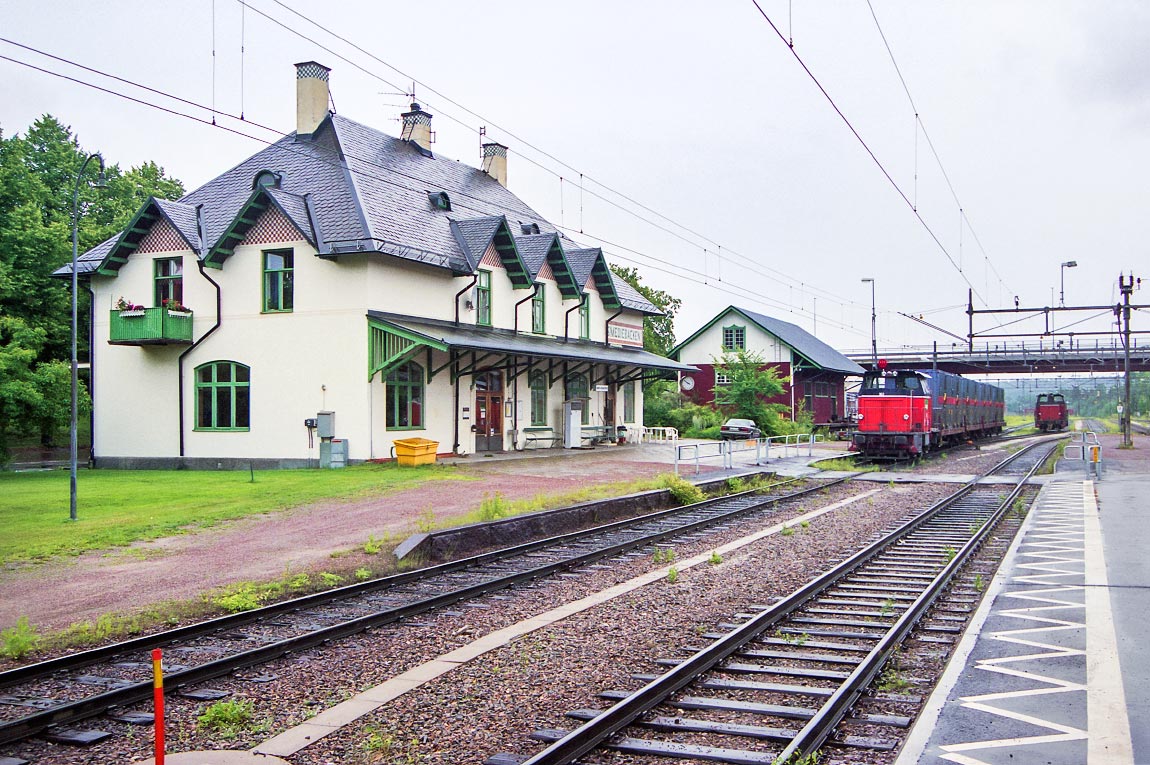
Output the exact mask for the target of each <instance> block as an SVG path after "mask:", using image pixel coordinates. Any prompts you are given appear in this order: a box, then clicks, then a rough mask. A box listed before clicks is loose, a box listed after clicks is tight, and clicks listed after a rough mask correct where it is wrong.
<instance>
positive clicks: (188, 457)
mask: <svg viewBox="0 0 1150 765" xmlns="http://www.w3.org/2000/svg"><path fill="white" fill-rule="evenodd" d="M329 71H330V70H328V69H327V68H326V67H324V66H321V65H320V64H317V63H315V62H307V63H303V64H298V65H297V66H296V76H297V79H296V83H297V86H296V91H297V92H296V95H297V104H296V106H297V130H296V132H295V133H293V134H291V135H288V136H286V137H284V138H283V139H281V140H279V141H277V142H275V143H274V144H271V145H269V146H268V147H267V148H265V149H263V150H261V151H260V152H258V153H257V154H255V155H254V156H252V157H250V158H248V159H246V160H244V161H243V162H241V163H240V164H239V165H237V166H235V167H233V168H232V169H230V170H227V171H226V172H224V173H223V174H221V175H219V176H218V177H216V178H215V179H214V180H212V181H210V182H208V183H207V184H205V185H204V186H203V187H201V188H199V189H196V190H195V191H192V192H191V193H189V194H187V195H186V196H184V197H183V198H181V199H179V200H177V201H166V200H161V199H156V198H152V199H150V200H148V201H147V202H146V203H145V204H144V205H143V207H141V209H140V210H139V211H138V213H137V214H136V215H135V217H134V219H133V220H132V222H131V223H130V224H129V225H128V227H127V228H126V229H124V231H123V232H121V233H120V234H118V235H117V236H115V237H112V238H111V239H109V240H107V241H105V242H103V243H102V244H100V245H98V246H96V247H95V248H93V249H92V250H90V251H89V252H87V253H84V254H83V256H82V257H81V258H80V260H79V264H78V268H77V270H78V272H79V275H80V277H81V278H82V279H83V280H84V281H85V283H86V285H87V286H88V287H89V288H90V290H91V293H92V296H93V300H92V305H93V308H92V312H93V316H92V337H91V357H90V358H91V364H92V368H91V378H90V379H91V380H92V395H93V402H94V414H93V433H92V439H93V458H94V460H95V462H96V464H98V465H101V466H142V467H148V466H154V467H170V466H176V465H183V466H189V467H211V468H214V467H228V466H232V465H236V464H242V465H244V466H246V465H247V464H248V463H249V462H252V463H254V464H256V465H263V466H269V465H280V466H300V465H307V464H316V460H317V459H318V457H319V454H320V450H319V446H320V442H321V438H320V436H322V435H324V434H323V432H322V430H323V429H324V427H325V426H331V432H330V433H329V434H328V435H331V436H334V438H335V441H336V443H337V444H342V447H341V448H342V449H346V452H347V457H348V459H349V461H360V460H370V459H386V458H389V457H390V456H392V454H393V452H392V447H393V442H394V441H395V440H396V439H405V438H413V437H421V438H426V439H430V440H434V441H436V442H438V444H439V446H438V451H439V452H440V453H445V452H446V453H457V454H469V453H492V452H499V451H505V450H511V449H522V448H525V447H533V448H534V447H544V446H553V445H560V444H561V443H562V436H563V433H562V431H563V425H564V422H563V418H564V402H568V401H571V402H578V403H579V404H580V405H581V408H580V411H579V412H578V414H577V415H576V416H578V417H579V418H580V420H581V422H580V423H579V425H580V426H581V427H582V429H583V434H584V435H585V436H586V437H587V439H586V440H587V442H590V441H591V440H592V438H594V437H598V438H597V440H599V441H605V440H615V439H616V437H617V434H620V433H619V431H618V430H617V429H618V427H619V426H624V427H626V428H628V429H629V430H630V432H631V433H632V434H634V433H635V432H636V429H637V428H641V427H642V424H643V420H642V414H643V400H642V397H643V392H642V386H641V384H640V382H641V381H642V380H643V379H644V378H645V377H649V376H656V375H660V374H667V373H669V372H670V373H673V372H676V371H682V370H688V369H690V367H689V366H687V365H684V364H681V363H678V362H675V361H673V360H670V359H666V358H663V357H660V356H656V355H654V354H650V353H647V352H645V351H643V349H642V345H643V319H644V317H645V316H653V315H658V314H659V311H658V309H657V308H656V307H655V306H653V305H652V304H651V303H649V302H648V301H647V300H646V299H644V298H643V297H642V296H641V295H640V294H639V293H638V292H636V291H635V290H634V289H632V288H631V287H630V286H629V285H628V284H626V283H625V282H623V281H622V280H621V279H619V278H617V277H616V276H614V275H613V274H612V273H611V271H610V270H609V268H608V265H607V261H606V260H605V258H604V256H603V253H602V251H601V250H600V249H598V248H591V247H583V246H580V245H579V244H577V243H575V242H574V241H572V240H571V239H569V238H567V237H566V236H564V235H563V234H561V233H560V232H559V231H558V230H557V229H556V227H555V226H553V225H552V224H550V223H549V222H547V221H546V220H544V219H543V218H542V216H540V215H539V214H538V213H537V212H535V211H534V210H532V209H531V208H530V207H529V206H528V205H527V204H526V203H525V202H523V201H522V200H520V199H519V198H518V197H516V196H515V195H514V194H512V193H511V192H510V191H509V190H508V189H507V148H506V147H505V146H503V145H500V144H497V143H487V144H484V145H483V147H482V167H481V168H474V167H469V166H468V165H466V164H463V163H461V162H457V161H455V160H453V159H447V158H444V157H440V156H437V155H436V154H435V153H434V152H432V150H431V135H432V134H431V115H430V114H429V113H427V112H426V111H424V110H423V109H422V108H420V106H419V105H418V104H412V106H411V110H410V111H409V112H407V113H405V114H403V115H402V117H403V128H402V135H401V136H400V137H399V138H396V137H393V136H389V135H386V134H384V133H381V132H379V131H377V130H375V129H372V128H370V127H367V126H365V125H362V124H359V123H357V122H354V121H353V120H350V119H348V118H346V117H344V116H342V115H338V114H335V113H333V112H331V111H329V109H328V104H329V90H328V81H329ZM70 272H71V266H70V265H69V266H67V267H66V268H64V269H61V271H60V272H58V274H60V275H65V276H67V275H69V274H70ZM320 413H325V414H323V415H322V416H321V415H320ZM317 425H318V426H319V427H318V429H317V427H316V426H317Z"/></svg>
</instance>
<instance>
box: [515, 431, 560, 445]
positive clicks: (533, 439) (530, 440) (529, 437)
mask: <svg viewBox="0 0 1150 765" xmlns="http://www.w3.org/2000/svg"><path fill="white" fill-rule="evenodd" d="M523 432H524V434H526V436H525V438H524V439H523V448H524V449H526V448H527V447H528V446H530V445H532V444H538V443H541V442H544V441H545V442H547V448H549V449H550V448H551V447H553V446H555V444H557V443H559V442H560V441H562V440H563V439H562V437H561V436H557V435H555V429H554V428H544V427H534V428H524V429H523Z"/></svg>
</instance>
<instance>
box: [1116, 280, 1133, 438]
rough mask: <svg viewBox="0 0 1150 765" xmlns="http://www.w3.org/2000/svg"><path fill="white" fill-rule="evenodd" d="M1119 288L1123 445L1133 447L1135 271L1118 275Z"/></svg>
mask: <svg viewBox="0 0 1150 765" xmlns="http://www.w3.org/2000/svg"><path fill="white" fill-rule="evenodd" d="M1118 289H1119V290H1120V291H1121V292H1122V303H1123V305H1122V312H1121V314H1120V318H1121V320H1122V342H1123V345H1124V346H1125V349H1124V350H1125V355H1126V367H1125V377H1126V392H1125V396H1124V397H1123V398H1124V400H1123V407H1122V445H1123V446H1125V447H1131V446H1133V445H1134V440H1133V438H1132V437H1131V427H1130V417H1131V415H1132V414H1133V412H1132V411H1131V409H1130V296H1131V295H1132V294H1133V293H1134V274H1133V272H1131V274H1130V276H1129V277H1125V276H1123V275H1122V274H1119V275H1118ZM1116 308H1117V307H1116Z"/></svg>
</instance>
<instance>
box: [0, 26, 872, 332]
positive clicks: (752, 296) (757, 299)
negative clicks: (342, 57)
mask: <svg viewBox="0 0 1150 765" xmlns="http://www.w3.org/2000/svg"><path fill="white" fill-rule="evenodd" d="M0 42H5V43H10V44H13V45H16V46H18V47H21V48H25V49H27V50H30V51H34V52H37V53H40V51H36V49H33V48H30V47H29V46H26V45H23V44H21V43H16V42H13V41H10V40H7V39H6V38H0ZM43 55H45V56H47V57H49V58H52V59H53V60H56V61H60V62H62V63H66V64H69V65H72V66H76V67H78V68H81V69H83V70H84V71H88V72H91V73H93V74H97V75H100V76H106V77H109V78H110V79H114V80H115V81H117V82H121V83H123V84H126V85H130V86H133V87H140V88H142V89H144V90H146V91H147V92H149V93H153V94H155V95H159V96H162V97H165V98H170V99H172V100H175V101H177V102H179V103H183V104H185V105H188V106H191V107H193V108H196V109H200V110H203V111H205V112H208V113H209V114H210V115H211V117H210V118H205V117H198V116H196V115H194V114H188V113H186V112H182V111H179V110H177V109H174V108H171V107H168V106H164V105H162V104H157V103H153V102H151V101H148V100H145V99H142V98H138V97H136V96H133V95H130V94H127V93H122V92H119V91H117V90H113V89H111V88H107V87H104V86H102V85H98V84H95V83H91V82H87V81H84V80H81V79H78V78H76V77H72V76H70V75H67V74H64V73H62V72H55V71H52V70H49V69H45V68H43V67H40V66H37V65H35V64H32V63H30V62H27V61H21V60H19V59H15V58H11V57H9V56H5V55H0V60H3V61H8V62H10V63H13V64H17V65H19V66H24V67H26V68H29V69H32V70H34V71H37V72H40V73H43V74H46V75H49V76H53V77H57V78H59V79H63V80H66V81H68V82H72V83H74V84H77V85H81V86H83V87H87V88H91V89H93V90H96V91H99V92H102V93H105V94H107V95H111V96H114V97H117V98H121V99H124V100H127V101H130V102H132V103H135V104H138V105H141V106H144V107H148V108H152V109H156V110H158V111H161V112H164V113H166V114H169V115H172V116H175V117H181V118H184V119H188V120H192V121H194V122H197V123H200V124H202V125H206V126H209V127H214V128H217V129H220V130H223V131H225V132H228V133H231V134H233V135H237V136H240V137H243V138H247V139H249V140H253V141H256V142H258V143H261V144H264V145H266V146H269V147H270V146H276V148H277V149H278V150H280V151H285V152H289V153H296V154H301V155H302V154H303V152H300V151H298V150H296V149H294V148H292V147H291V146H290V145H284V144H277V142H276V141H275V140H270V139H268V138H263V137H260V136H257V135H253V134H251V133H248V132H245V131H244V130H241V129H238V128H234V127H230V126H228V125H225V124H222V123H220V122H219V121H217V120H216V119H215V117H216V116H217V115H218V116H226V117H228V118H229V119H233V120H236V121H241V120H240V118H239V117H238V116H235V115H230V114H226V113H224V112H221V111H213V109H212V107H211V106H208V105H204V104H198V103H196V102H194V101H191V100H188V99H184V98H180V97H178V96H174V95H172V94H169V93H166V92H165V91H162V90H159V89H156V88H150V87H147V86H143V85H137V84H136V83H133V82H132V81H131V80H127V79H125V78H122V77H118V76H115V75H110V74H106V73H103V72H101V71H100V70H98V69H95V68H93V67H88V66H84V65H81V64H78V63H74V62H71V61H70V60H68V59H65V58H62V57H59V56H55V55H53V54H48V53H44V54H43ZM242 122H243V125H244V126H245V127H247V126H255V127H262V129H264V130H268V131H270V132H272V133H275V134H276V135H277V136H278V138H280V139H282V138H284V137H287V136H288V135H290V134H285V133H282V132H279V131H275V129H274V128H269V127H264V126H260V125H258V124H257V123H253V122H251V121H250V120H247V121H242ZM307 156H308V158H309V159H310V160H312V161H325V162H328V163H329V164H331V165H332V166H340V167H342V166H341V165H339V163H338V162H335V161H332V160H322V159H319V158H316V157H314V156H312V155H311V154H308V155H307ZM345 156H346V157H348V158H350V159H353V160H355V161H357V162H360V163H361V164H363V165H366V166H368V167H370V168H373V169H375V170H379V171H382V172H385V173H388V174H390V175H396V176H400V177H403V178H406V179H408V180H412V181H416V182H417V183H422V181H423V179H420V178H417V177H415V176H410V175H407V174H405V173H402V172H400V171H397V170H394V169H392V168H387V167H383V166H381V165H378V164H376V163H373V162H371V161H370V160H369V159H366V158H361V157H357V156H355V155H354V154H347V153H345ZM358 172H361V174H363V175H364V176H365V177H368V178H371V179H372V180H376V181H379V182H381V183H385V184H389V185H392V186H395V187H397V188H400V189H403V190H405V191H409V192H413V193H423V189H422V187H421V186H410V185H406V184H403V183H400V182H398V181H395V180H393V179H391V178H386V177H383V176H382V175H373V174H371V173H367V172H363V171H362V170H360V171H358ZM462 199H473V200H475V201H476V202H480V203H483V204H486V200H483V199H480V198H478V197H475V196H473V195H470V194H467V193H466V192H461V191H457V192H455V193H454V194H453V205H454V206H455V207H458V208H459V209H462V210H468V211H470V212H474V213H477V214H480V215H487V214H489V213H490V210H489V209H486V208H478V207H474V206H469V205H467V204H464V203H461V202H460V201H456V200H462ZM559 228H562V227H559ZM582 235H583V236H586V237H588V238H591V239H594V240H596V241H601V242H603V243H604V244H606V245H607V246H608V247H612V248H615V249H623V250H626V251H627V252H630V253H632V254H634V255H636V256H639V257H642V258H645V259H646V260H647V261H650V262H653V263H661V264H664V265H663V266H658V267H655V266H651V265H650V263H645V264H644V265H647V267H650V268H654V269H655V270H658V271H660V272H663V273H667V274H669V275H672V276H676V277H678V278H682V279H685V280H687V281H691V282H695V283H698V284H702V285H704V286H708V287H710V288H712V289H716V290H718V291H720V292H725V293H727V294H731V295H735V296H737V297H740V298H743V299H748V300H751V301H752V302H754V303H755V304H760V305H764V306H770V307H783V308H786V309H787V310H789V311H791V312H792V313H807V312H806V311H805V310H804V309H802V308H799V309H796V308H795V307H793V306H787V305H785V304H783V303H781V302H780V301H773V300H771V299H769V298H766V297H765V296H763V295H762V294H760V293H754V292H750V291H746V290H743V291H738V292H736V291H734V290H731V289H728V288H724V287H721V286H719V285H715V284H713V283H709V282H708V280H707V279H705V278H697V277H696V275H697V274H699V272H697V271H694V270H693V269H690V268H687V267H684V266H682V265H680V264H677V263H673V262H670V261H667V260H665V259H662V258H659V257H657V256H654V255H650V254H649V253H645V252H643V251H641V250H638V249H635V248H631V247H626V246H625V245H621V244H618V243H614V242H610V241H608V240H604V239H600V238H599V237H597V236H596V235H594V234H592V233H590V232H587V231H583V232H582ZM610 254H611V255H612V257H617V258H619V259H621V260H625V261H627V262H632V263H634V262H637V261H635V260H634V259H633V258H631V257H626V256H620V255H618V254H617V253H614V252H612V253H610ZM839 326H840V328H842V329H844V330H845V331H849V332H855V333H856V334H860V335H861V334H863V333H861V332H859V331H858V330H856V329H855V328H854V327H853V326H849V325H846V324H841V325H839Z"/></svg>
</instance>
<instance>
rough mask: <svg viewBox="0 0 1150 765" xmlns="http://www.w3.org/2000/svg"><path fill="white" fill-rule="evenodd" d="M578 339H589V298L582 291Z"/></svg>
mask: <svg viewBox="0 0 1150 765" xmlns="http://www.w3.org/2000/svg"><path fill="white" fill-rule="evenodd" d="M579 339H580V340H589V339H591V300H590V296H589V295H588V294H587V293H586V292H584V293H583V302H582V303H580V304H579Z"/></svg>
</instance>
